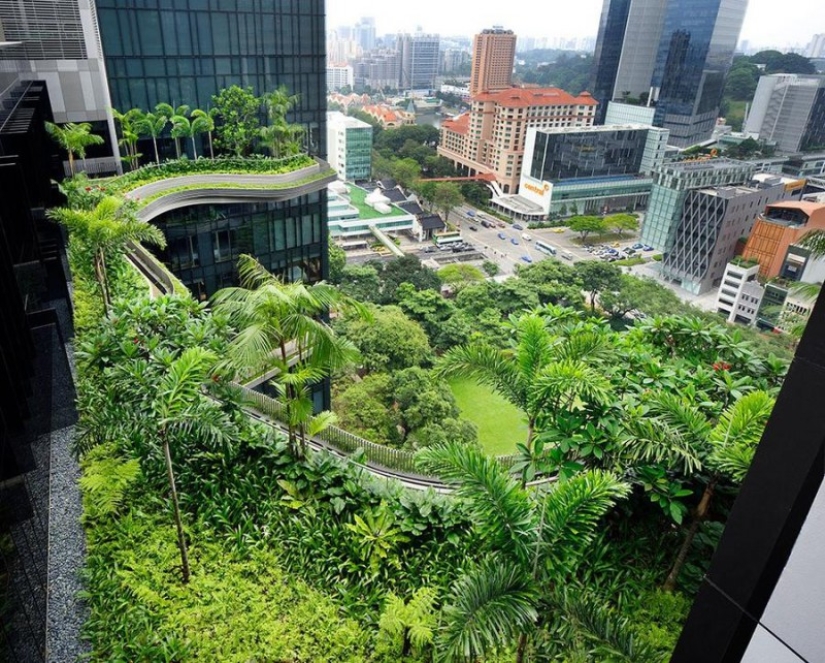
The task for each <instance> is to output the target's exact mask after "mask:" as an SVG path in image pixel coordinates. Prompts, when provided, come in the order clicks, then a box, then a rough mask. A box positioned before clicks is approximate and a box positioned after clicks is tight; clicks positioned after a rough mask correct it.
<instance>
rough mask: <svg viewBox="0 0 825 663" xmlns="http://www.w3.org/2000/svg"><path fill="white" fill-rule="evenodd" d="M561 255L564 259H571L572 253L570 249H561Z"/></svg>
mask: <svg viewBox="0 0 825 663" xmlns="http://www.w3.org/2000/svg"><path fill="white" fill-rule="evenodd" d="M561 257H562V258H564V259H565V260H573V254H572V253H570V251H562V252H561Z"/></svg>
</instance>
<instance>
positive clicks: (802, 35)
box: [327, 0, 825, 46]
mask: <svg viewBox="0 0 825 663" xmlns="http://www.w3.org/2000/svg"><path fill="white" fill-rule="evenodd" d="M571 7H575V10H571ZM601 7H602V0H575V2H574V3H561V2H548V1H547V0H509V1H506V2H493V1H492V0H413V2H410V3H391V2H377V1H376V0H327V27H328V28H330V29H334V28H335V27H337V26H339V25H352V24H354V23H355V22H356V21H357V20H358V19H359V18H360V17H361V16H373V17H374V18H375V23H376V29H377V31H378V34H379V35H381V34H387V33H393V32H398V31H409V32H412V31H414V30H415V28H416V26H418V25H420V26H421V27H422V28H423V29H424V30H425V31H427V32H436V33H439V34H441V35H443V36H452V35H468V36H469V35H472V34H475V33H476V32H478V31H479V30H481V29H483V28H487V27H490V26H492V25H503V26H504V27H505V28H508V29H511V30H514V31H515V33H516V34H518V35H524V36H526V37H562V36H564V37H571V38H572V37H588V36H595V35H596V32H597V31H598V25H599V14H600V12H601ZM502 8H506V9H502ZM814 33H825V2H823V1H822V0H781V2H780V1H778V0H750V2H749V3H748V11H747V14H746V15H745V24H744V26H743V27H742V34H741V37H740V38H741V39H747V40H748V41H749V42H750V43H751V45H775V46H789V45H794V44H803V45H805V44H807V43H808V42H809V41H810V39H811V36H812V35H813V34H814Z"/></svg>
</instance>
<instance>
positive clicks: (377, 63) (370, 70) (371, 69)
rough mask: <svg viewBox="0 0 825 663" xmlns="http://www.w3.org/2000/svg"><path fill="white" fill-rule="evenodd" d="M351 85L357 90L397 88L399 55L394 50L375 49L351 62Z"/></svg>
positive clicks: (399, 64)
mask: <svg viewBox="0 0 825 663" xmlns="http://www.w3.org/2000/svg"><path fill="white" fill-rule="evenodd" d="M352 70H353V77H354V81H353V87H354V89H355V90H356V91H357V92H363V91H364V90H366V89H370V90H375V91H381V90H386V89H389V90H397V89H398V81H399V79H400V77H401V57H400V56H399V54H398V53H397V52H396V51H393V50H389V51H375V52H373V53H370V54H369V55H364V56H362V57H360V58H358V59H356V60H353V62H352Z"/></svg>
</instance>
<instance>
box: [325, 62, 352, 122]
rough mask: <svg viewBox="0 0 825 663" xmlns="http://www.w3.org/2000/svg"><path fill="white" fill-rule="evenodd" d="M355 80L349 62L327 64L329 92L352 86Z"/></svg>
mask: <svg viewBox="0 0 825 663" xmlns="http://www.w3.org/2000/svg"><path fill="white" fill-rule="evenodd" d="M353 82H354V77H353V70H352V67H350V66H349V65H348V64H328V65H327V92H335V91H337V90H340V89H341V88H342V87H350V88H351V87H352V85H353ZM327 115H329V114H327Z"/></svg>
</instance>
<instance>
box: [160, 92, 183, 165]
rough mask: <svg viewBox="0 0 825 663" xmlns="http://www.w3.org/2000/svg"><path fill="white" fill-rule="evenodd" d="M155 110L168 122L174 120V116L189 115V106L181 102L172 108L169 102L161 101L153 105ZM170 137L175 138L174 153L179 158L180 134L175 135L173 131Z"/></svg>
mask: <svg viewBox="0 0 825 663" xmlns="http://www.w3.org/2000/svg"><path fill="white" fill-rule="evenodd" d="M155 112H157V113H159V114H161V115H163V116H164V117H166V118H167V119H168V120H169V122H174V118H175V117H178V116H179V117H186V116H187V115H189V106H187V105H186V104H183V105H181V106H178V107H177V108H174V107H173V106H172V105H171V104H167V103H166V102H165V101H163V102H161V103H159V104H158V105H156V106H155ZM172 138H174V139H175V154H176V155H177V158H178V159H180V136H175V135H174V133H173V134H172Z"/></svg>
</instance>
